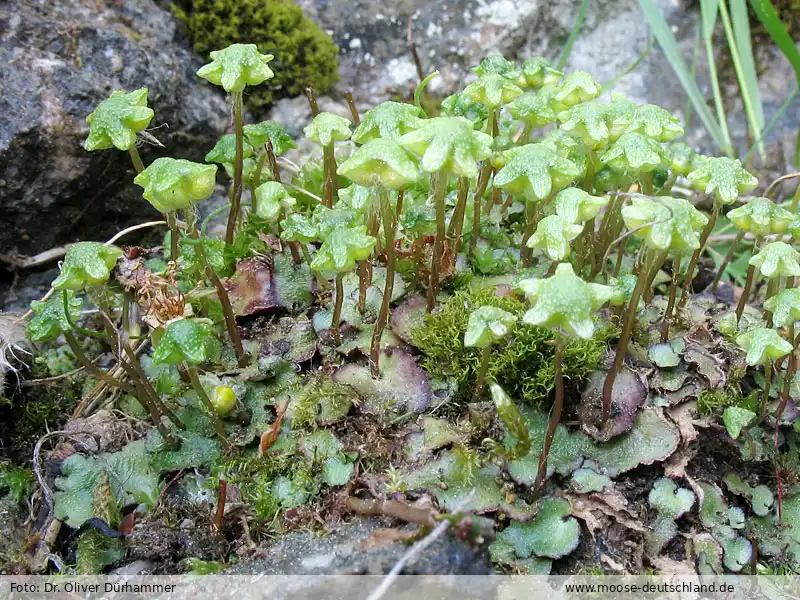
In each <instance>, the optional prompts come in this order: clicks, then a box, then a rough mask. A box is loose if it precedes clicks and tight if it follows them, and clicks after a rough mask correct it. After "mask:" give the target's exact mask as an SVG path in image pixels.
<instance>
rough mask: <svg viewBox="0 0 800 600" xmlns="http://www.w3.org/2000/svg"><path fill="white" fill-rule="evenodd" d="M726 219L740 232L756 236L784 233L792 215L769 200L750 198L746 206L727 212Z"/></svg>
mask: <svg viewBox="0 0 800 600" xmlns="http://www.w3.org/2000/svg"><path fill="white" fill-rule="evenodd" d="M727 216H728V219H729V220H730V222H731V223H733V225H734V227H736V228H737V229H739V230H740V231H745V232H748V233H752V234H754V235H757V236H763V235H771V234H776V233H784V232H785V231H786V230H787V229H788V228H789V224H790V223H791V222H792V219H794V218H795V215H794V213H791V212H789V211H788V210H786V209H785V208H781V207H780V206H778V205H777V204H775V203H774V202H773V201H772V200H770V199H769V198H761V197H758V198H752V199H751V200H750V202H748V203H747V204H745V205H743V206H740V207H739V208H734V209H733V210H731V211H729V212H728V215H727Z"/></svg>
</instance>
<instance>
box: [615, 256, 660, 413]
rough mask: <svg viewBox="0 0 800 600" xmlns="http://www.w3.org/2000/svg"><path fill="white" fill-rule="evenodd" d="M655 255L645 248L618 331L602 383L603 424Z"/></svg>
mask: <svg viewBox="0 0 800 600" xmlns="http://www.w3.org/2000/svg"><path fill="white" fill-rule="evenodd" d="M656 256H657V253H656V251H655V250H647V252H646V255H645V259H644V264H643V267H642V270H641V272H640V274H639V277H638V278H637V280H636V286H635V287H634V288H633V295H632V296H631V299H630V301H629V302H628V308H627V310H626V312H625V316H624V320H623V325H622V331H621V332H620V335H619V341H618V342H617V351H616V354H614V362H613V363H612V365H611V368H610V369H609V370H608V374H607V375H606V379H605V382H604V383H603V416H602V421H601V422H602V423H603V424H605V423H606V421H608V417H609V416H610V415H611V393H612V391H613V389H614V381H615V380H616V378H617V375H618V374H619V371H620V369H621V368H622V363H623V362H624V360H625V354H626V352H627V350H628V343H629V342H630V339H631V334H632V333H633V327H634V325H635V324H636V313H637V312H638V308H639V299H640V298H641V297H642V294H643V293H644V288H645V286H646V285H647V280H648V277H647V274H648V273H649V272H650V270H651V269H652V267H653V264H654V263H655V262H656V260H657V258H656Z"/></svg>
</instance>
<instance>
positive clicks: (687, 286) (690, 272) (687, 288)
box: [678, 200, 721, 308]
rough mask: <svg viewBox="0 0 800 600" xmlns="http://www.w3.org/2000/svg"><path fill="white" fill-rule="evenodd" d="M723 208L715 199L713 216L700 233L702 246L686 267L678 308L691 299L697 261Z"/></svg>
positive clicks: (694, 253) (712, 210)
mask: <svg viewBox="0 0 800 600" xmlns="http://www.w3.org/2000/svg"><path fill="white" fill-rule="evenodd" d="M720 209H721V206H720V203H719V201H718V200H714V207H713V208H712V209H711V216H710V217H709V218H708V223H707V224H706V227H705V229H703V232H702V233H701V234H700V247H699V248H697V250H695V251H694V252H693V253H692V258H691V259H690V260H689V266H688V267H686V279H684V281H683V291H682V292H681V301H680V303H679V304H678V308H683V307H684V306H686V303H687V302H688V301H689V293H690V292H691V291H692V281H693V280H694V271H695V269H696V268H697V262H698V261H699V260H700V255H701V254H703V250H705V249H706V242H707V241H708V238H709V236H710V235H711V232H712V231H714V226H715V225H716V224H717V217H718V216H719V211H720Z"/></svg>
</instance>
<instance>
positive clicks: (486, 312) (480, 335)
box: [464, 306, 517, 348]
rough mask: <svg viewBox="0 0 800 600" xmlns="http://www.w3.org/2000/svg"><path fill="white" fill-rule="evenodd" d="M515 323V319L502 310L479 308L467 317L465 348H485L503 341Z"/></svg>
mask: <svg viewBox="0 0 800 600" xmlns="http://www.w3.org/2000/svg"><path fill="white" fill-rule="evenodd" d="M516 322H517V317H516V316H514V315H512V314H511V313H510V312H506V311H504V310H503V309H502V308H496V307H494V306H481V307H479V308H476V309H475V310H474V311H472V313H471V314H470V316H469V322H468V323H467V331H466V332H465V333H464V345H465V346H466V347H467V348H486V347H487V346H491V345H492V344H494V343H495V342H497V341H499V340H501V339H503V338H504V337H505V336H506V335H507V334H508V332H509V330H510V329H511V327H513V326H514V323H516Z"/></svg>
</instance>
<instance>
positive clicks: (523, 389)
mask: <svg viewBox="0 0 800 600" xmlns="http://www.w3.org/2000/svg"><path fill="white" fill-rule="evenodd" d="M487 305H488V306H496V307H498V308H502V309H503V310H505V311H508V312H510V313H511V314H514V315H516V316H517V317H519V318H522V316H523V315H524V314H525V311H526V310H527V305H526V304H525V303H524V302H522V301H521V300H519V299H517V298H514V297H509V296H506V297H503V298H498V297H497V296H496V295H495V293H494V290H493V289H484V290H477V291H459V292H456V293H455V294H454V295H453V297H452V298H450V299H449V300H448V301H447V302H446V303H445V304H444V305H443V306H442V308H441V310H440V311H438V312H436V313H435V314H432V315H427V316H426V317H425V324H424V326H423V327H420V328H419V329H417V330H415V331H414V333H413V338H414V343H415V344H416V345H417V347H418V348H419V349H420V350H421V351H422V352H423V354H424V357H423V359H422V365H423V367H424V368H425V369H426V370H427V371H428V372H429V373H431V374H433V375H436V376H439V377H443V378H446V377H452V378H453V379H455V381H456V382H457V383H458V385H459V388H460V389H462V390H465V389H467V388H468V387H469V386H468V385H467V384H468V383H469V382H470V381H472V380H474V378H475V376H476V373H477V369H478V367H479V364H480V353H479V352H478V351H477V350H475V349H474V348H466V347H464V332H465V331H466V329H467V322H468V321H469V315H470V312H471V311H472V310H473V309H475V308H477V307H479V306H487ZM615 334H616V330H615V329H614V328H613V327H608V326H607V327H601V328H599V329H598V331H597V332H596V333H595V337H594V338H593V339H591V340H588V341H582V340H577V339H576V340H571V341H570V342H569V343H568V344H567V347H566V349H565V354H564V377H565V378H566V379H567V380H568V381H569V382H572V383H573V384H578V383H580V381H581V380H583V378H584V377H586V376H587V375H588V374H589V373H591V372H592V371H593V370H594V369H595V368H596V367H597V365H598V363H599V362H600V360H601V359H602V358H603V353H604V352H605V348H606V341H607V340H608V339H610V338H611V337H613V336H614V335H615ZM552 339H553V334H552V332H551V331H550V330H548V329H545V328H543V327H527V326H517V327H515V328H514V330H513V331H512V332H511V334H510V336H509V339H508V343H507V344H505V345H501V344H498V345H497V346H496V347H495V348H494V349H493V351H492V356H491V361H490V363H489V377H490V378H492V379H493V380H495V381H497V383H499V384H500V385H501V386H502V387H503V389H504V390H506V392H508V394H509V395H510V396H511V397H512V398H515V399H516V398H519V399H524V400H526V401H527V402H530V403H533V404H538V403H540V402H542V401H543V400H544V399H546V398H547V397H548V395H549V394H550V392H551V391H552V390H553V387H554V381H555V366H554V362H553V361H554V358H555V351H554V347H553V345H552V344H551V343H550V341H551V340H552Z"/></svg>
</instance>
